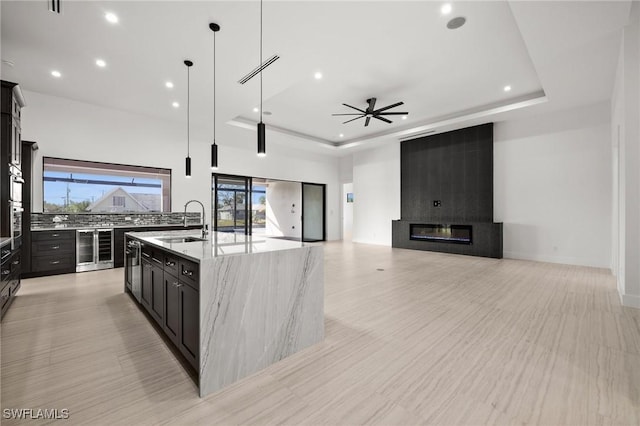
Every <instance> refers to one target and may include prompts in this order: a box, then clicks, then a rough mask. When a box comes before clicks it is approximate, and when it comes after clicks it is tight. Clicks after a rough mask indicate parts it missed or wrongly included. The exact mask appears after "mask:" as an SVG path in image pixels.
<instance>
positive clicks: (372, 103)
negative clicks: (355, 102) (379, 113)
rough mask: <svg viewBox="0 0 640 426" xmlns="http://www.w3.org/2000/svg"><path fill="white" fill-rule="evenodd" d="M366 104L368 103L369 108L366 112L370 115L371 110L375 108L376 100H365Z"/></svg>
mask: <svg viewBox="0 0 640 426" xmlns="http://www.w3.org/2000/svg"><path fill="white" fill-rule="evenodd" d="M367 102H369V106H368V107H367V112H368V113H369V114H371V113H372V112H373V109H374V108H375V107H376V98H369V99H367Z"/></svg>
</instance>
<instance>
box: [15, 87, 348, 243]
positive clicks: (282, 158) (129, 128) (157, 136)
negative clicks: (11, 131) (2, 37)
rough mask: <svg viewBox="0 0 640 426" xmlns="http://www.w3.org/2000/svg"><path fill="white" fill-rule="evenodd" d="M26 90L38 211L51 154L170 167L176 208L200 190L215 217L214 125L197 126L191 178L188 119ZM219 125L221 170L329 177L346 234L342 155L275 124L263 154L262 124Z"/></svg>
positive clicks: (335, 212)
mask: <svg viewBox="0 0 640 426" xmlns="http://www.w3.org/2000/svg"><path fill="white" fill-rule="evenodd" d="M24 95H25V98H26V102H27V107H26V108H25V109H24V110H23V118H22V120H23V121H22V131H23V139H24V140H30V141H35V142H37V143H38V146H39V147H40V149H39V151H37V152H36V155H35V164H34V170H35V171H36V172H35V173H34V180H33V189H34V194H33V202H34V211H41V209H42V174H41V173H40V172H39V171H40V170H42V157H43V156H49V157H61V158H70V159H79V160H92V161H103V162H112V163H121V164H137V165H144V166H154V167H163V168H170V169H172V170H173V175H172V210H174V211H181V210H182V209H183V205H184V203H185V202H186V201H188V200H190V199H193V198H195V199H198V200H201V201H203V202H204V203H205V206H208V207H209V210H208V212H207V219H208V220H210V211H211V209H210V206H211V170H210V168H209V159H210V134H209V133H208V131H207V130H206V129H205V130H204V131H203V130H201V129H198V128H194V127H192V129H191V157H192V169H193V171H192V175H193V177H192V178H191V179H187V178H185V176H184V158H185V156H186V150H187V147H186V135H185V133H186V129H185V123H183V122H179V121H176V122H169V121H163V120H158V119H155V118H152V117H148V116H143V115H138V114H133V113H129V112H126V111H120V110H115V109H109V108H104V107H100V106H96V105H90V104H86V103H82V102H77V101H72V100H69V99H65V98H60V97H55V96H49V95H43V94H40V93H36V92H30V91H24ZM218 131H219V133H218V135H217V140H218V144H219V165H220V168H219V170H218V172H219V173H228V174H237V175H244V176H257V177H264V178H274V179H284V180H295V181H306V182H313V183H324V184H326V185H327V210H326V214H327V239H329V240H335V239H339V238H340V233H341V226H342V224H341V217H340V208H341V206H340V194H341V193H342V188H341V187H340V183H339V173H340V165H339V163H340V162H339V159H337V158H335V157H331V156H328V155H322V154H318V153H307V152H304V151H301V150H295V149H292V148H291V147H289V146H286V145H284V143H283V142H281V141H279V137H280V136H279V135H278V134H277V133H271V132H267V142H268V147H267V152H268V155H267V156H266V157H265V158H260V157H258V156H257V155H255V132H252V131H249V130H245V129H239V128H236V127H232V126H220V127H219V130H218ZM301 143H302V142H301ZM192 207H193V208H194V209H195V206H192ZM190 209H191V207H190Z"/></svg>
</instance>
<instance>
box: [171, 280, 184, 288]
mask: <svg viewBox="0 0 640 426" xmlns="http://www.w3.org/2000/svg"><path fill="white" fill-rule="evenodd" d="M173 286H174V287H178V288H180V287H182V284H180V283H179V282H177V281H176V282H175V283H173Z"/></svg>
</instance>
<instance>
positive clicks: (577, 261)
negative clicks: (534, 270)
mask: <svg viewBox="0 0 640 426" xmlns="http://www.w3.org/2000/svg"><path fill="white" fill-rule="evenodd" d="M503 255H504V258H506V259H518V260H533V261H535V262H548V263H560V264H563V265H576V266H588V267H592V268H604V269H608V270H611V267H610V265H608V264H606V263H600V262H598V261H592V260H587V259H583V258H579V257H569V256H548V255H540V254H531V253H522V252H517V251H507V250H505V251H504V253H503Z"/></svg>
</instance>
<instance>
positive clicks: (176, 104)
mask: <svg viewBox="0 0 640 426" xmlns="http://www.w3.org/2000/svg"><path fill="white" fill-rule="evenodd" d="M171 105H172V106H173V107H174V108H178V107H179V106H180V104H179V103H177V102H174V103H172V104H171Z"/></svg>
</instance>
